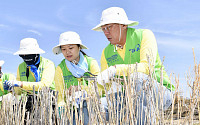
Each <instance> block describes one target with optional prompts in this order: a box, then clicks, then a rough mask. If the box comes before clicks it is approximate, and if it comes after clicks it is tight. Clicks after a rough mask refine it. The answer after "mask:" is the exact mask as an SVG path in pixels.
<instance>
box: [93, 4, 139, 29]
mask: <svg viewBox="0 0 200 125" xmlns="http://www.w3.org/2000/svg"><path fill="white" fill-rule="evenodd" d="M111 23H118V24H124V25H128V26H135V25H138V23H139V22H137V21H131V20H128V17H127V15H126V12H125V11H124V9H123V8H120V7H110V8H108V9H105V10H104V11H103V12H102V15H101V21H100V24H98V25H97V26H96V27H94V28H93V29H92V30H95V31H102V30H101V26H103V25H106V24H111Z"/></svg>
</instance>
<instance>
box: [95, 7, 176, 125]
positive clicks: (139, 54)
mask: <svg viewBox="0 0 200 125" xmlns="http://www.w3.org/2000/svg"><path fill="white" fill-rule="evenodd" d="M135 25H138V22H137V21H131V20H128V17H127V15H126V13H125V11H124V9H123V8H119V7H110V8H108V9H105V10H104V11H103V12H102V16H101V21H100V24H98V25H97V26H96V27H94V28H93V30H95V31H103V33H104V35H105V36H106V38H107V39H108V41H109V42H110V44H109V45H107V47H106V48H104V50H103V52H102V56H101V71H102V73H101V76H98V77H97V81H98V82H99V83H102V80H104V81H105V82H106V83H109V79H110V78H111V77H113V76H114V75H119V76H123V74H125V75H126V76H127V75H128V74H129V73H135V74H137V75H135V76H137V78H138V79H139V80H138V81H137V83H136V84H137V85H136V88H137V89H136V91H137V92H139V91H141V90H142V89H141V88H142V85H143V83H144V81H145V80H147V79H148V75H149V74H150V72H149V71H150V70H149V69H150V68H151V69H152V68H153V69H154V70H155V75H154V78H155V79H157V82H158V83H161V77H160V76H161V75H160V74H161V70H160V69H161V68H163V72H162V74H163V81H162V83H163V86H164V87H163V88H164V90H163V91H166V92H165V93H164V94H165V95H164V96H167V97H169V94H170V91H171V90H172V91H173V90H174V89H175V88H174V86H173V85H172V84H171V82H170V80H169V77H168V75H167V73H166V72H165V71H164V67H163V66H162V63H161V60H160V57H159V54H158V48H157V43H156V39H155V36H154V34H153V33H152V31H150V30H148V29H134V28H130V27H129V26H135ZM148 57H149V60H150V61H151V62H150V63H149V61H148ZM149 64H150V65H149ZM110 84H111V83H110ZM112 84H113V83H112ZM147 84H148V83H147ZM113 88H114V89H113V91H114V93H115V92H116V87H115V86H113ZM115 94H116V93H115ZM142 94H144V93H141V95H140V96H139V97H140V99H141V100H144V104H143V107H146V106H147V103H146V98H144V99H142V98H141V96H142ZM163 104H164V106H163V107H164V109H166V108H168V107H169V106H170V105H171V98H170V97H169V98H164V102H163ZM119 110H120V109H119ZM143 112H144V111H143ZM142 117H143V121H144V113H143V116H142ZM142 123H143V124H144V122H142Z"/></svg>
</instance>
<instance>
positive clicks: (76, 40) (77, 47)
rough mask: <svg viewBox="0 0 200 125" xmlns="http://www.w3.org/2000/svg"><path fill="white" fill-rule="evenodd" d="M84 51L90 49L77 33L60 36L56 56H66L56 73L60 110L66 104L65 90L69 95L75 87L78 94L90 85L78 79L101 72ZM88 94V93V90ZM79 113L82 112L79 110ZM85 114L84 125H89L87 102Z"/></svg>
mask: <svg viewBox="0 0 200 125" xmlns="http://www.w3.org/2000/svg"><path fill="white" fill-rule="evenodd" d="M82 49H88V48H87V47H86V46H85V45H83V44H82V41H81V39H80V36H79V35H78V34H77V33H76V32H72V31H68V32H64V33H62V34H60V38H59V44H58V45H57V46H55V47H54V48H53V53H54V54H56V55H58V54H60V53H62V54H63V56H64V59H63V60H62V61H61V63H60V64H59V65H58V66H57V68H56V72H55V86H56V90H57V91H58V92H59V93H58V107H59V110H60V109H62V108H63V107H64V106H65V104H66V103H65V97H64V95H65V94H64V93H63V92H64V90H66V89H68V90H69V93H71V91H72V86H73V87H75V90H76V92H77V91H79V90H78V88H82V89H83V87H84V86H87V85H88V83H87V82H86V81H84V80H83V82H84V83H83V82H78V81H79V80H78V79H81V78H82V77H83V76H85V77H90V76H93V75H97V74H99V72H100V69H99V66H98V63H97V61H96V60H95V59H94V58H92V57H89V56H87V55H86V54H85V53H84V52H83V51H82ZM83 84H85V85H83ZM78 85H80V86H78ZM85 90H86V89H85ZM86 92H88V91H87V90H86ZM77 103H79V102H77ZM78 112H80V109H79V108H78ZM83 114H84V125H87V124H88V122H89V118H88V117H89V115H88V109H87V103H86V101H85V100H84V101H83ZM73 115H75V114H73ZM73 120H74V121H73V124H75V117H74V118H73Z"/></svg>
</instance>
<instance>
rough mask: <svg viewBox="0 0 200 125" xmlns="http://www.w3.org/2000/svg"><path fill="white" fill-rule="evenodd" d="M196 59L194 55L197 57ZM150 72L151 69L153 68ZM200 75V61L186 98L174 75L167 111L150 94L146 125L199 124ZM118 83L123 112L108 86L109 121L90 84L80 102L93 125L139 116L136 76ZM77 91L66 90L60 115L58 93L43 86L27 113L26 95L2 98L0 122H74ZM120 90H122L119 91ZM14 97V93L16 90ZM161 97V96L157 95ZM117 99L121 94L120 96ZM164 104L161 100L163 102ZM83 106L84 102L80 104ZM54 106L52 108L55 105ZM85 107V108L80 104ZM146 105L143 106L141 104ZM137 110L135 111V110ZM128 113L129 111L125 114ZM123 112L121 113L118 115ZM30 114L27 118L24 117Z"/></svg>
mask: <svg viewBox="0 0 200 125" xmlns="http://www.w3.org/2000/svg"><path fill="white" fill-rule="evenodd" d="M194 62H196V61H195V56H194ZM150 71H151V70H150ZM199 76H200V64H196V63H195V66H194V69H193V70H192V71H190V73H188V75H187V76H186V77H187V84H188V88H189V89H191V93H190V95H191V96H190V98H184V97H183V96H182V94H181V92H180V91H179V84H180V83H179V77H177V76H172V75H171V77H170V78H171V81H172V83H173V84H174V85H175V87H176V91H175V92H174V93H171V94H174V96H173V102H172V105H171V106H170V107H169V108H168V110H166V111H164V110H163V109H162V108H158V107H160V106H159V103H158V98H156V99H154V98H153V97H150V98H148V99H147V102H148V103H149V104H148V105H147V108H146V112H147V113H146V114H148V115H147V117H146V118H145V119H142V120H144V121H146V124H150V122H152V124H157V125H160V124H166V125H169V124H174V125H185V124H186V125H187V124H188V125H191V124H200V122H199V119H200V118H199V117H200V115H199V112H200V107H199V102H200V101H199V99H200V96H199V93H200V92H199V90H200V89H199V85H200V84H199V82H200V79H199ZM113 81H114V82H116V83H118V84H117V85H119V84H121V81H123V82H124V84H123V88H124V89H123V91H122V92H123V93H125V94H122V95H121V98H124V100H121V103H122V104H123V105H121V112H118V111H117V112H116V108H119V107H120V105H118V104H115V103H114V102H115V98H114V95H112V94H111V95H110V98H108V96H109V95H108V93H107V89H106V86H104V89H105V91H106V96H107V101H108V102H109V99H110V102H111V103H109V105H108V108H109V110H108V111H109V121H106V120H105V112H103V110H102V109H101V104H100V100H99V95H98V92H97V88H96V86H95V84H96V82H95V81H92V80H91V81H90V80H89V83H93V84H92V85H91V88H90V90H89V91H90V94H88V96H87V97H86V98H84V99H83V98H82V99H81V100H82V101H81V104H82V103H83V100H86V101H87V106H88V111H89V124H91V125H98V124H128V123H129V124H135V123H136V121H137V118H140V116H139V114H138V113H139V112H140V111H141V110H142V109H140V108H139V107H137V106H138V105H137V104H138V98H139V95H140V93H138V92H136V91H135V87H136V86H135V82H134V81H135V79H133V78H132V77H124V79H123V80H121V79H117V78H115V79H112V82H113ZM153 81H154V80H153V79H152V78H151V77H150V84H148V85H144V86H143V89H144V90H145V92H147V93H148V94H151V95H153V92H155V88H154V86H153ZM74 91H75V90H73V92H72V98H73V99H72V101H70V99H69V92H68V90H66V91H65V96H66V105H65V110H64V113H63V114H62V115H61V116H60V117H59V111H58V106H57V93H56V94H55V95H53V93H52V92H51V91H50V90H49V89H48V88H42V89H41V90H40V91H39V92H38V93H37V94H34V92H33V98H34V102H33V103H34V106H33V110H32V112H31V113H27V112H26V108H25V104H26V101H27V96H26V95H23V96H22V97H21V99H20V100H19V99H16V98H14V99H10V100H3V102H2V107H1V109H0V116H1V117H0V123H1V124H4V125H11V124H15V125H23V124H24V123H25V122H26V124H31V125H38V124H41V125H54V124H58V125H63V124H66V123H72V121H73V115H72V113H71V112H73V111H74V110H75V111H76V106H73V103H75V99H74V96H75V94H74V93H75V92H74ZM118 92H119V91H118ZM158 93H159V95H162V93H163V92H162V91H161V90H160V91H159V92H158ZM13 96H15V95H14V93H13ZM156 97H158V96H156ZM117 98H118V99H119V98H120V96H119V95H118V97H117ZM160 105H162V101H161V104H160ZM80 106H81V105H80ZM54 107H55V109H54V110H53V108H54ZM80 108H82V107H80ZM142 108H144V107H142ZM135 109H136V110H135ZM124 112H126V114H125V113H124ZM75 114H76V115H75V117H76V123H77V124H83V117H84V116H82V115H80V116H78V115H77V114H78V113H77V112H76V113H75ZM119 114H120V115H119ZM25 116H27V117H25Z"/></svg>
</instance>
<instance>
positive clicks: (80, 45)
mask: <svg viewBox="0 0 200 125" xmlns="http://www.w3.org/2000/svg"><path fill="white" fill-rule="evenodd" d="M77 46H78V47H80V48H81V45H80V44H77ZM60 49H61V46H60ZM80 52H81V53H82V54H83V55H86V56H88V55H87V54H86V53H85V52H84V51H83V50H80Z"/></svg>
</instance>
